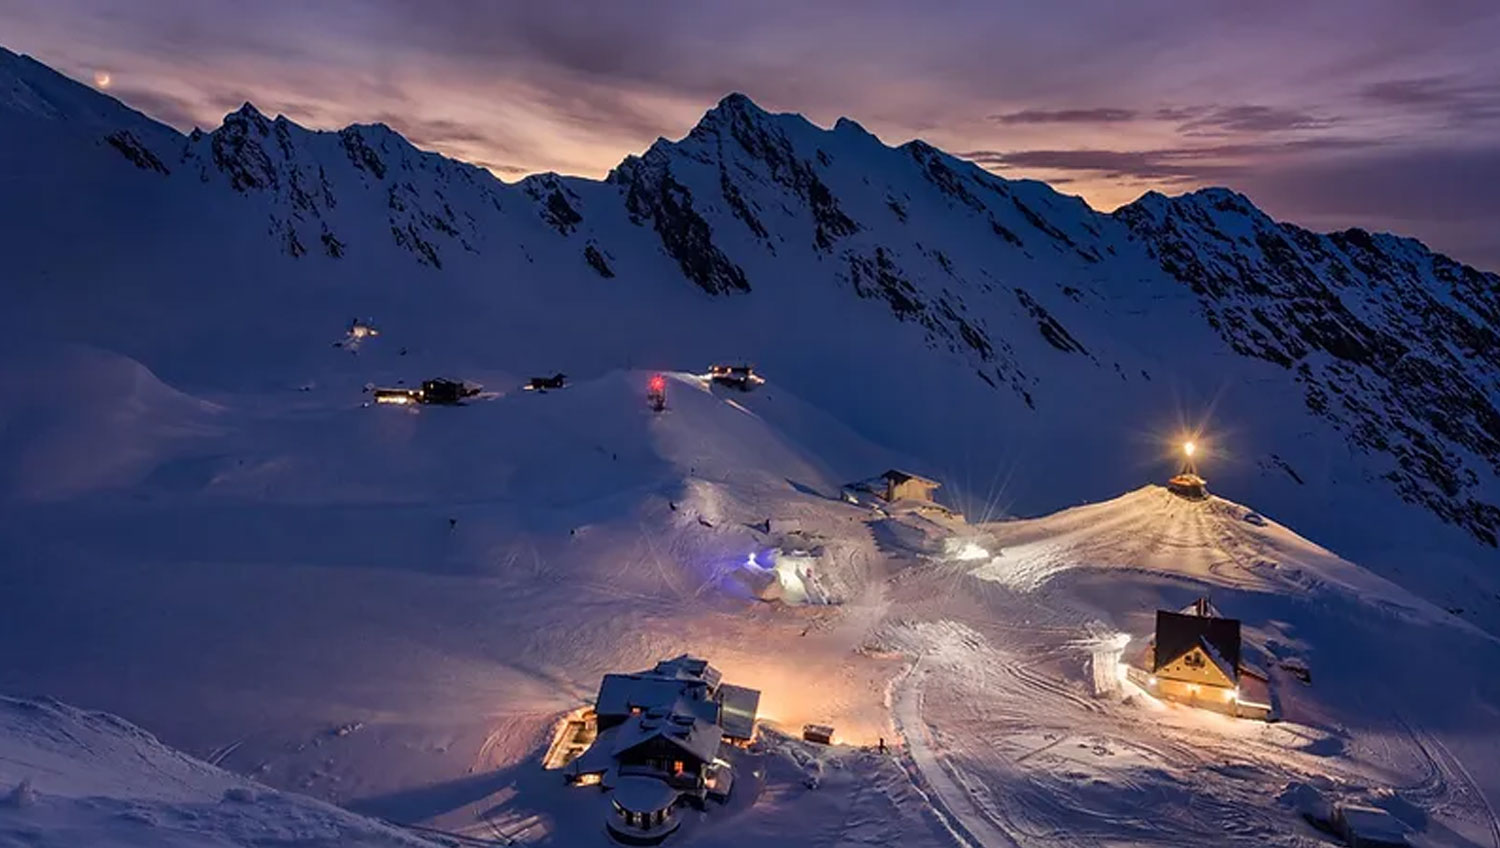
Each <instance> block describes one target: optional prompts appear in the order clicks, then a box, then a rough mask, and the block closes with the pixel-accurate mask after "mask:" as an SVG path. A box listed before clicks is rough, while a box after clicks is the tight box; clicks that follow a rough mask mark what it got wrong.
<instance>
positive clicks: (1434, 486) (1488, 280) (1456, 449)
mask: <svg viewBox="0 0 1500 848" xmlns="http://www.w3.org/2000/svg"><path fill="white" fill-rule="evenodd" d="M1116 215H1117V217H1118V218H1119V219H1120V220H1122V221H1124V222H1125V223H1126V224H1127V225H1128V226H1129V227H1130V228H1131V229H1132V231H1134V232H1135V233H1136V234H1137V235H1138V236H1139V237H1140V238H1142V239H1143V240H1144V241H1145V242H1146V244H1147V246H1148V248H1149V250H1150V251H1151V254H1152V255H1153V256H1154V257H1155V258H1156V260H1157V261H1158V262H1159V263H1160V265H1161V268H1162V270H1163V271H1165V272H1166V273H1167V274H1169V275H1171V276H1172V277H1173V278H1174V279H1176V280H1179V281H1180V282H1182V283H1183V284H1185V285H1187V286H1188V287H1190V288H1191V289H1192V290H1193V291H1194V292H1195V293H1196V294H1197V295H1198V301H1199V304H1200V307H1201V308H1202V310H1203V313H1204V316H1205V317H1206V318H1207V320H1208V322H1209V323H1210V324H1211V325H1212V326H1213V327H1214V328H1215V329H1216V330H1217V331H1218V332H1219V334H1220V335H1221V336H1222V337H1223V338H1224V340H1225V341H1226V342H1227V343H1228V344H1229V345H1230V346H1231V347H1232V348H1233V349H1234V350H1236V351H1238V352H1240V353H1242V354H1244V355H1246V356H1253V357H1257V358H1260V359H1264V360H1267V361H1269V362H1274V363H1276V364H1277V365H1280V366H1282V367H1285V368H1287V369H1289V370H1291V372H1292V373H1293V375H1294V379H1295V380H1296V381H1297V383H1299V384H1300V385H1301V386H1302V387H1303V389H1304V392H1305V397H1306V402H1307V408H1308V409H1309V410H1311V411H1312V412H1313V413H1315V414H1317V415H1320V416H1322V417H1324V418H1326V419H1327V420H1328V421H1330V422H1331V423H1333V424H1334V426H1336V427H1338V428H1339V430H1341V431H1342V432H1344V433H1345V434H1347V436H1348V437H1349V439H1350V440H1351V441H1352V442H1353V443H1354V444H1355V445H1357V446H1359V447H1360V448H1361V449H1363V450H1365V451H1367V452H1370V453H1371V454H1373V455H1377V456H1384V457H1385V458H1386V464H1387V465H1388V466H1389V467H1388V469H1387V470H1386V471H1385V472H1384V473H1383V475H1382V476H1383V477H1384V478H1385V479H1386V480H1387V481H1388V482H1389V483H1391V484H1392V485H1393V486H1395V488H1396V490H1397V491H1399V492H1400V494H1401V496H1402V497H1403V498H1405V499H1406V500H1408V501H1409V502H1411V503H1415V504H1419V505H1421V506H1423V507H1426V508H1427V509H1430V510H1431V511H1433V512H1434V513H1436V514H1437V515H1439V516H1441V517H1442V518H1443V519H1444V520H1446V521H1449V522H1451V523H1454V524H1457V525H1459V526H1462V527H1463V528H1465V529H1466V530H1467V531H1468V532H1470V533H1471V534H1473V535H1474V536H1475V538H1477V539H1479V540H1481V541H1483V542H1484V543H1486V544H1488V545H1492V546H1493V545H1496V544H1497V543H1500V506H1497V505H1496V504H1495V503H1493V502H1491V501H1490V500H1489V499H1488V498H1486V497H1484V495H1483V494H1482V487H1481V485H1480V483H1481V477H1489V476H1491V475H1495V474H1500V409H1497V407H1496V398H1500V344H1497V342H1500V339H1497V338H1496V332H1497V328H1500V324H1497V323H1496V322H1495V319H1496V316H1497V314H1500V312H1497V305H1500V277H1497V276H1496V275H1494V274H1485V273H1482V272H1479V271H1476V270H1475V269H1473V268H1468V267H1465V266H1463V265H1460V264H1458V263H1456V262H1453V261H1452V260H1450V259H1448V258H1446V257H1443V256H1439V255H1437V254H1434V253H1432V252H1431V251H1430V250H1428V249H1427V248H1426V247H1424V246H1423V245H1421V244H1420V243H1418V242H1416V241H1413V240H1411V239H1400V238H1395V237H1393V236H1374V235H1371V234H1370V233H1367V232H1365V231H1363V230H1346V231H1343V232H1338V233H1330V234H1327V235H1320V234H1317V233H1312V232H1309V231H1307V230H1304V229H1302V228H1300V227H1296V226H1293V225H1290V224H1282V223H1277V222H1276V221H1273V220H1271V219H1270V218H1269V217H1268V216H1266V215H1265V214H1264V213H1263V212H1261V211H1260V210H1259V209H1256V208H1255V206H1254V205H1253V204H1251V203H1250V201H1249V200H1247V199H1246V198H1245V197H1243V196H1241V195H1238V194H1235V193H1234V192H1231V191H1227V190H1224V189H1208V190H1204V191H1201V192H1197V193H1195V194H1191V195H1187V196H1184V197H1179V198H1166V197H1163V196H1161V195H1156V194H1153V195H1148V196H1147V197H1144V198H1142V199H1141V200H1140V201H1137V202H1136V203H1134V204H1131V205H1130V206H1127V207H1124V208H1122V209H1121V210H1119V211H1118V212H1117V213H1116ZM1294 476H1295V475H1294Z"/></svg>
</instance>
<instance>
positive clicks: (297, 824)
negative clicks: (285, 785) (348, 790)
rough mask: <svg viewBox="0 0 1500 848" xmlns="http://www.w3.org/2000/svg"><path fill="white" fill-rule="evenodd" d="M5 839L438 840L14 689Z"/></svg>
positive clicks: (1, 836) (1, 821) (66, 843)
mask: <svg viewBox="0 0 1500 848" xmlns="http://www.w3.org/2000/svg"><path fill="white" fill-rule="evenodd" d="M0 844H5V845H35V846H46V848H52V846H56V848H75V847H76V846H80V845H87V846H92V848H128V846H143V847H144V846H151V848H157V846H194V848H199V846H201V848H231V846H234V848H239V847H240V846H252V845H286V846H322V845H353V846H370V847H371V848H375V846H380V848H421V846H429V848H430V846H431V845H432V843H429V842H424V841H422V840H419V839H416V838H414V837H412V836H410V835H408V834H406V833H404V832H402V831H400V830H397V829H395V828H391V827H388V826H385V825H382V824H380V823H378V822H374V821H371V820H369V819H365V818H361V817H359V816H355V815H352V814H350V813H347V812H345V811H343V810H340V809H338V808H336V807H332V806H329V805H328V804H324V803H321V802H318V801H314V800H312V799H310V798H303V797H299V796H296V795H292V794H287V793H282V792H277V791H275V790H273V789H270V788H268V787H266V786H263V785H261V784H257V783H254V782H252V781H249V780H246V779H245V778H243V777H237V776H235V775H232V774H229V773H228V772H225V771H222V770H220V769H217V768H214V767H213V766H211V765H209V764H207V763H205V762H203V761H201V760H196V759H193V758H192V757H188V756H186V755H184V754H182V753H180V752H178V751H174V750H172V749H171V748H168V747H167V746H165V745H163V744H161V743H160V742H158V741H157V740H156V738H155V737H153V736H152V735H151V734H149V733H147V732H145V731H144V730H141V729H140V728H138V727H136V726H134V725H132V724H130V723H129V722H127V721H124V720H122V719H120V718H117V717H115V716H112V715H109V714H108V713H99V712H87V711H84V710H79V709H76V708H74V707H70V706H68V705H66V704H61V703H58V702H57V701H52V700H46V699H43V700H28V699H20V698H7V697H3V696H0Z"/></svg>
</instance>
